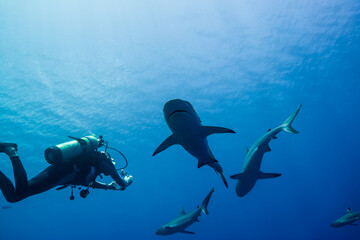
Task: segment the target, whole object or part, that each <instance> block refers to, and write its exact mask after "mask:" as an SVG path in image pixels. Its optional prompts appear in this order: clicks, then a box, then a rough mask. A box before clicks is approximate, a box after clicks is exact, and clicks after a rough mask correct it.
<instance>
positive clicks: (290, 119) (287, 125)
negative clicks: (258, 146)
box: [281, 104, 302, 134]
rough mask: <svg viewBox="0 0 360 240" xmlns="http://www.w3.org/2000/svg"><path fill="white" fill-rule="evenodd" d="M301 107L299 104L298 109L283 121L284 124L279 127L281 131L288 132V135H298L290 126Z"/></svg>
mask: <svg viewBox="0 0 360 240" xmlns="http://www.w3.org/2000/svg"><path fill="white" fill-rule="evenodd" d="M301 106H302V105H301V104H300V105H299V107H298V108H297V109H296V111H295V112H294V113H293V114H292V115H291V116H290V117H288V118H287V119H286V120H285V122H284V123H283V124H282V125H281V127H282V130H283V131H285V132H288V133H294V134H296V133H299V132H298V131H296V130H295V129H294V128H293V127H292V126H291V124H292V123H293V121H294V119H295V117H296V116H297V114H298V113H299V111H300V108H301Z"/></svg>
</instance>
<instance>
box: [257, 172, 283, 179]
mask: <svg viewBox="0 0 360 240" xmlns="http://www.w3.org/2000/svg"><path fill="white" fill-rule="evenodd" d="M280 176H281V173H263V172H260V173H259V176H258V179H267V178H276V177H280Z"/></svg>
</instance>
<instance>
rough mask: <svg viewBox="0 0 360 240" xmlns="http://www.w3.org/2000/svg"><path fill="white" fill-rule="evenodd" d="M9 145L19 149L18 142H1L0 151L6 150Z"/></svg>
mask: <svg viewBox="0 0 360 240" xmlns="http://www.w3.org/2000/svg"><path fill="white" fill-rule="evenodd" d="M7 147H13V148H15V150H16V151H17V144H16V143H4V142H0V152H4V151H5V148H7Z"/></svg>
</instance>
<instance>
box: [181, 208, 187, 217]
mask: <svg viewBox="0 0 360 240" xmlns="http://www.w3.org/2000/svg"><path fill="white" fill-rule="evenodd" d="M185 214H186V212H185V211H184V206H182V208H181V211H180V216H183V215H185Z"/></svg>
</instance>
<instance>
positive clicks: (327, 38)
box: [0, 0, 360, 240]
mask: <svg viewBox="0 0 360 240" xmlns="http://www.w3.org/2000/svg"><path fill="white" fill-rule="evenodd" d="M359 56H360V2H359V1H358V0H347V1H340V0H327V1H310V0H297V1H284V0H274V1H268V0H254V1H248V0H229V1H216V0H206V1H205V0H200V1H189V0H181V1H180V0H174V1H161V0H152V1H139V0H134V1H117V0H112V1H111V0H109V1H95V0H90V1H89V0H87V1H83V0H77V1H76V0H75V1H74V0H66V1H60V0H59V1H55V0H54V1H46V0H38V1H37V0H35V1H13V0H0V121H1V124H0V141H10V142H16V143H17V144H18V145H19V154H20V156H21V159H22V160H23V164H24V166H25V168H26V170H27V172H28V176H29V177H33V176H35V175H36V174H37V173H39V172H40V171H41V170H43V169H44V168H45V167H47V166H48V165H47V163H46V161H45V160H44V157H43V152H44V150H45V149H46V148H47V147H49V146H51V145H55V144H58V143H61V142H64V141H67V140H68V139H67V136H68V135H73V136H79V137H81V136H84V135H87V134H93V133H94V134H97V135H99V134H102V135H104V137H105V138H106V140H108V141H109V142H110V145H111V146H113V147H116V148H118V149H120V150H121V151H123V152H124V154H126V156H127V158H128V159H129V161H130V164H129V167H128V172H129V173H131V174H132V175H133V176H134V183H133V185H132V186H131V187H129V188H128V189H127V190H126V191H124V192H110V191H107V192H105V191H102V190H97V191H95V190H93V191H91V193H90V195H89V197H88V198H87V199H86V200H83V199H81V198H80V197H79V196H78V191H77V192H76V193H75V195H76V199H75V201H70V200H69V195H70V190H69V189H65V190H62V191H55V190H51V191H48V192H46V193H43V194H39V195H37V196H33V197H30V198H28V199H26V200H24V201H22V202H19V203H16V204H9V203H7V202H6V201H5V199H4V198H3V196H0V206H12V208H11V209H8V210H3V209H0V238H1V239H4V240H8V239H16V240H17V239H36V240H45V239H46V240H47V239H53V240H58V239H76V238H77V239H91V240H92V239H107V238H111V239H163V238H168V239H204V240H211V239H277V240H278V239H327V240H329V239H358V238H359V236H360V226H359V227H353V226H347V227H343V228H340V229H334V228H330V223H331V222H332V221H334V220H335V219H337V218H338V217H340V216H342V215H343V214H345V210H346V208H348V207H351V208H352V209H353V210H360V193H359V189H360V181H359V169H360V156H359V155H360V154H359V134H360V127H359V120H360V108H359V106H360V97H359V93H360V84H359V80H360V79H359V74H360V64H359V63H360V61H359ZM173 98H182V99H186V100H188V101H190V102H191V103H192V104H193V106H194V108H195V109H196V111H197V112H198V114H199V115H200V117H201V119H202V122H203V124H204V125H215V126H224V127H228V128H231V129H234V130H235V131H236V132H237V134H218V135H212V136H210V137H209V138H208V140H209V144H210V147H211V149H212V151H213V153H214V155H215V157H216V158H217V159H218V160H219V162H220V164H221V165H222V166H223V168H224V173H225V176H226V177H227V179H228V182H229V189H226V188H225V187H224V186H223V183H222V182H221V179H220V178H219V177H218V176H217V175H216V174H215V173H214V172H213V170H212V169H210V168H209V167H206V166H205V167H203V168H201V169H197V167H196V166H197V161H196V159H194V158H193V157H192V156H190V155H189V154H188V153H187V152H185V151H184V150H183V149H182V148H181V147H179V146H174V147H171V148H169V149H167V150H166V151H164V152H162V153H160V154H158V155H156V156H155V157H151V155H152V153H153V151H154V150H155V149H156V147H157V146H158V145H159V144H160V143H161V142H162V141H163V140H164V139H165V138H166V137H167V136H168V135H169V134H170V130H169V129H168V127H167V126H166V123H165V120H164V119H163V115H162V108H163V105H164V104H165V102H166V101H168V100H170V99H173ZM300 103H302V104H303V108H302V109H301V111H300V113H299V115H298V117H297V119H296V120H295V122H294V124H293V126H294V128H295V129H297V130H299V131H300V134H298V135H291V134H287V133H280V134H279V135H278V137H279V138H278V140H276V141H273V142H271V144H270V146H271V148H272V150H273V151H272V152H270V153H267V154H266V155H265V157H264V161H263V165H262V170H263V171H264V172H280V173H282V174H283V175H282V176H281V177H280V178H277V179H271V180H262V181H259V182H258V183H257V184H256V186H255V188H254V189H253V190H252V191H251V192H250V193H249V194H248V195H247V196H246V197H244V198H238V197H237V196H236V194H235V185H236V181H234V180H231V179H229V176H230V175H232V174H235V173H238V172H239V170H240V168H241V164H242V162H243V160H244V157H245V146H249V147H250V146H251V145H252V144H253V143H254V142H255V141H256V139H258V138H259V137H260V136H262V135H263V134H264V133H266V131H267V129H268V128H274V127H276V126H278V125H280V124H281V123H282V122H283V121H284V120H285V119H286V118H287V117H288V116H289V115H290V114H291V113H292V112H293V111H294V110H295V109H296V107H297V106H298V105H299V104H300ZM113 156H114V157H117V158H118V159H120V158H119V156H117V155H116V154H113ZM118 164H119V165H121V164H122V163H121V162H119V163H118ZM0 170H1V171H3V172H4V173H5V174H7V175H8V176H10V177H11V179H13V175H12V166H11V164H10V161H9V160H8V158H7V157H6V155H4V154H2V155H1V156H0ZM106 180H109V179H106ZM213 186H214V187H215V193H214V194H213V197H212V199H211V201H210V203H209V208H208V209H209V212H210V214H209V215H208V216H201V217H200V221H201V222H200V223H196V224H194V225H193V226H191V227H190V228H189V229H188V230H190V231H194V232H196V235H185V234H176V235H172V236H168V237H161V236H156V235H155V234H154V233H155V231H156V230H157V229H158V228H159V227H160V226H161V225H163V224H165V223H166V222H168V221H170V220H171V219H173V218H174V217H176V216H177V215H178V213H179V211H180V209H181V206H185V210H186V211H190V210H193V209H194V208H195V207H196V205H199V204H201V202H202V200H203V198H204V197H205V196H206V194H207V193H208V192H209V190H210V189H211V188H212V187H213Z"/></svg>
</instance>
